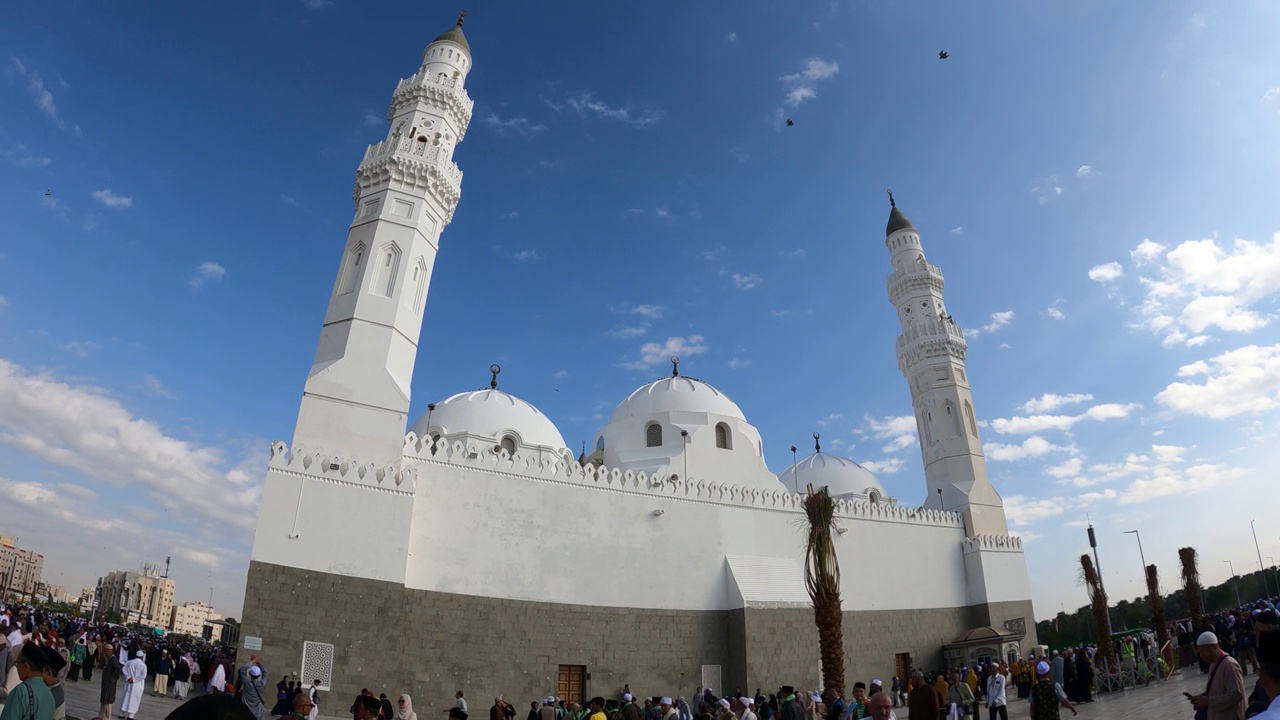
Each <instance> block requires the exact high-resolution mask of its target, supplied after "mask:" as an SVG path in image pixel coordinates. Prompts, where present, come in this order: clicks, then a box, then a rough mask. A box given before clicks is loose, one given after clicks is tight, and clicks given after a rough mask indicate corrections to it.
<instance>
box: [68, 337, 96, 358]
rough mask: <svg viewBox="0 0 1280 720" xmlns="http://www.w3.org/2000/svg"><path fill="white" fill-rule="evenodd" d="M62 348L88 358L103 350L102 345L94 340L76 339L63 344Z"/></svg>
mask: <svg viewBox="0 0 1280 720" xmlns="http://www.w3.org/2000/svg"><path fill="white" fill-rule="evenodd" d="M62 349H63V350H66V351H67V352H69V353H72V354H73V355H79V356H80V357H82V358H87V357H89V356H90V355H92V354H94V353H95V352H97V351H99V350H101V349H102V346H101V345H99V344H98V343H96V342H93V341H92V340H74V341H72V342H69V343H67V344H66V345H63V346H62Z"/></svg>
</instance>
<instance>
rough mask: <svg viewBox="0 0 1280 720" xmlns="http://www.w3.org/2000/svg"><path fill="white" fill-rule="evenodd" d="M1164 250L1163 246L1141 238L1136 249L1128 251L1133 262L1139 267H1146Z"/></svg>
mask: <svg viewBox="0 0 1280 720" xmlns="http://www.w3.org/2000/svg"><path fill="white" fill-rule="evenodd" d="M1165 250H1166V248H1165V246H1164V245H1161V244H1160V243H1158V242H1156V241H1154V240H1152V239H1151V238H1143V239H1142V242H1140V243H1138V246H1137V247H1135V248H1134V249H1132V250H1130V251H1129V257H1131V258H1133V261H1134V262H1135V263H1137V264H1139V265H1146V264H1147V263H1149V262H1152V261H1155V260H1157V259H1159V258H1160V256H1161V255H1162V254H1163V253H1164V251H1165Z"/></svg>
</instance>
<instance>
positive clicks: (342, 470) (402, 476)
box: [267, 440, 418, 495]
mask: <svg viewBox="0 0 1280 720" xmlns="http://www.w3.org/2000/svg"><path fill="white" fill-rule="evenodd" d="M267 467H269V468H272V469H275V470H281V471H284V472H291V473H297V474H299V475H307V476H310V477H315V478H320V479H324V480H330V481H333V482H339V483H344V484H354V485H365V486H368V487H371V488H377V489H382V490H388V491H396V492H401V493H404V494H407V495H412V494H413V492H414V491H415V490H416V489H417V486H418V485H417V480H418V468H417V467H415V466H414V464H413V463H406V462H404V461H403V460H401V461H398V462H391V463H374V462H361V461H359V460H355V459H352V458H344V457H341V456H338V455H333V454H331V453H327V452H325V451H324V450H310V449H308V448H305V447H303V446H301V445H295V446H294V447H293V449H292V450H290V449H289V446H288V445H287V444H286V443H285V442H284V441H283V440H277V441H275V442H273V443H271V459H270V460H268V461H267Z"/></svg>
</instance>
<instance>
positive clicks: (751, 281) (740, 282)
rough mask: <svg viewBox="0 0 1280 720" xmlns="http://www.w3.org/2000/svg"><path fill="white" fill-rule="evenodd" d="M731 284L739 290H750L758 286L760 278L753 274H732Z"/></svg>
mask: <svg viewBox="0 0 1280 720" xmlns="http://www.w3.org/2000/svg"><path fill="white" fill-rule="evenodd" d="M732 277H733V284H734V286H735V287H737V288H738V289H739V290H750V289H751V288H753V287H755V286H757V285H759V284H760V276H759V275H756V274H754V273H752V274H750V275H742V274H741V273H734V274H733V276H732Z"/></svg>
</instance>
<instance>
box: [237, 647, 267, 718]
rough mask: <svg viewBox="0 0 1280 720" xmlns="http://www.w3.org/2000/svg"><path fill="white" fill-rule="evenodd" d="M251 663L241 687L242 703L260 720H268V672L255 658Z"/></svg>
mask: <svg viewBox="0 0 1280 720" xmlns="http://www.w3.org/2000/svg"><path fill="white" fill-rule="evenodd" d="M250 662H252V663H253V664H251V665H250V666H249V670H248V671H247V672H246V673H244V676H245V679H244V682H243V684H242V685H241V687H240V702H242V703H244V706H245V707H247V708H249V712H251V713H253V716H254V717H256V718H258V720H266V717H267V701H266V698H265V697H264V693H266V690H267V670H266V668H264V667H262V664H261V661H260V660H258V658H257V657H256V656H255V657H254V658H253V659H252V660H251V661H250Z"/></svg>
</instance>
